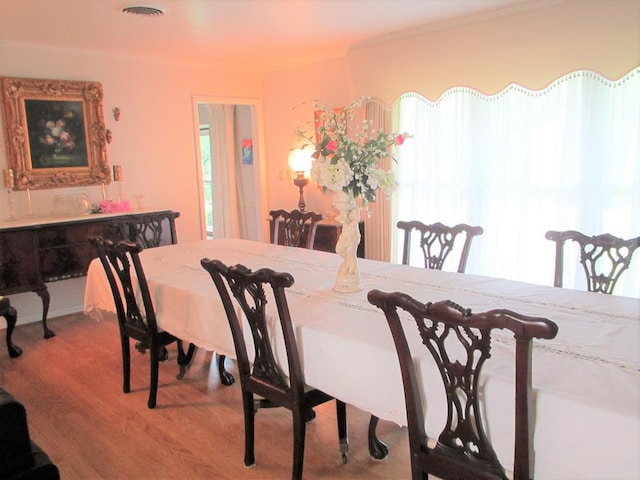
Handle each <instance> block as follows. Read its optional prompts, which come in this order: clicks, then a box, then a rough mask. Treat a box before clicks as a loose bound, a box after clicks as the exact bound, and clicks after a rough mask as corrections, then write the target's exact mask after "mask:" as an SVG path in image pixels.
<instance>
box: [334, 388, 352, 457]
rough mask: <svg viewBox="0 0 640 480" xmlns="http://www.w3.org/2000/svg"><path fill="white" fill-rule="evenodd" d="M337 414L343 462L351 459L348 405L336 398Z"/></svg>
mask: <svg viewBox="0 0 640 480" xmlns="http://www.w3.org/2000/svg"><path fill="white" fill-rule="evenodd" d="M336 416H337V419H338V438H339V439H340V454H341V455H342V463H347V461H348V460H349V436H348V433H347V406H346V405H345V403H344V402H341V401H340V400H336Z"/></svg>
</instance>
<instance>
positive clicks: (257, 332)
mask: <svg viewBox="0 0 640 480" xmlns="http://www.w3.org/2000/svg"><path fill="white" fill-rule="evenodd" d="M200 263H201V265H202V267H203V268H204V269H205V270H206V271H207V272H209V274H210V275H211V278H212V279H213V282H214V284H215V286H216V288H217V290H218V293H219V294H220V298H221V300H222V304H223V306H224V310H225V313H226V315H227V319H228V321H229V326H230V327H231V333H232V336H233V342H234V346H235V350H236V358H237V361H238V369H239V372H240V384H241V387H242V392H243V408H244V415H245V459H244V462H245V465H247V466H251V465H253V464H254V462H255V458H254V451H253V450H254V415H255V409H256V406H257V407H272V406H276V407H284V408H287V409H289V410H291V411H292V412H293V424H294V429H293V430H294V452H293V474H292V478H294V479H299V478H301V477H302V467H303V457H304V438H305V421H306V420H307V419H309V418H313V416H315V414H314V413H313V411H312V410H311V409H312V408H313V407H314V406H316V405H319V404H321V403H324V402H327V401H329V400H332V397H330V396H329V395H327V394H325V393H324V392H322V391H320V390H315V389H305V383H304V374H303V371H302V366H301V363H300V356H299V353H298V345H297V342H296V338H295V334H294V330H293V325H292V323H291V315H290V312H289V306H288V304H287V298H286V294H285V288H288V287H290V286H291V285H293V282H294V280H293V277H292V276H291V275H290V274H288V273H284V272H275V271H273V270H271V269H269V268H262V269H259V270H256V271H255V272H252V271H251V270H250V269H249V268H247V267H245V266H244V265H240V264H238V265H235V266H231V267H228V266H226V265H225V264H224V263H222V262H221V261H219V260H210V259H207V258H204V259H202V260H201V262H200ZM269 293H271V294H272V295H270V294H269ZM232 296H233V297H234V298H235V299H236V301H237V303H238V304H239V305H240V307H241V309H242V313H243V314H244V317H245V319H246V321H247V323H248V324H249V328H250V330H251V337H252V339H253V349H254V350H253V353H254V355H253V359H252V360H251V359H250V357H249V354H248V351H247V345H246V342H245V337H244V334H243V328H242V323H241V319H240V318H238V314H237V313H236V309H235V308H234V305H233V302H232V300H231V297H232ZM271 299H274V300H275V307H276V309H277V318H278V324H279V326H280V328H281V330H282V334H283V339H284V345H285V351H286V356H287V367H288V376H287V375H286V374H285V372H284V371H283V368H282V367H281V365H280V364H279V363H278V361H277V359H276V357H275V355H274V351H273V346H272V343H271V342H272V340H271V335H270V332H269V330H268V322H267V305H268V303H269V302H270V301H271ZM254 394H256V395H259V396H260V397H262V398H263V400H261V401H260V402H258V403H257V405H256V403H255V402H254V400H253V395H254ZM336 408H337V419H338V433H339V437H340V445H341V451H342V455H343V461H346V451H347V450H346V449H347V444H348V442H347V438H346V436H347V433H346V407H345V404H344V403H343V402H338V401H337V402H336ZM309 415H311V416H310V417H309Z"/></svg>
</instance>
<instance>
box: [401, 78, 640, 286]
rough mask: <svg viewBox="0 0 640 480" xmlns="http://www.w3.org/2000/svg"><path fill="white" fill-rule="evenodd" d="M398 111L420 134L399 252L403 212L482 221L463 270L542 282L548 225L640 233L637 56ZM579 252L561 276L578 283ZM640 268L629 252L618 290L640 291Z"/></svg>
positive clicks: (409, 152)
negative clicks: (610, 69) (615, 74)
mask: <svg viewBox="0 0 640 480" xmlns="http://www.w3.org/2000/svg"><path fill="white" fill-rule="evenodd" d="M393 122H394V127H395V128H394V130H398V131H403V132H404V131H407V132H410V133H411V134H413V139H412V140H411V141H407V142H405V145H403V147H402V149H400V150H399V152H398V160H399V161H398V164H397V169H398V179H399V183H400V188H399V190H398V193H397V194H396V196H395V197H394V199H393V202H392V209H391V210H392V213H391V215H390V225H389V227H390V231H391V232H392V236H391V252H392V259H393V260H395V261H397V260H398V258H399V252H400V249H401V248H402V242H401V240H402V239H401V238H400V235H399V234H398V233H397V232H396V229H395V224H396V222H397V221H398V220H421V221H423V222H425V223H433V222H437V221H440V222H443V223H448V224H456V223H469V224H471V225H481V226H482V227H483V228H484V232H485V233H484V235H482V237H479V238H478V239H476V240H474V244H473V246H472V249H471V254H470V259H469V263H468V266H467V272H468V273H477V274H483V275H490V276H496V277H503V278H509V279H515V280H522V281H526V282H532V283H539V284H544V285H551V284H552V282H553V263H554V246H553V243H552V242H550V241H548V240H545V236H544V234H545V232H546V231H547V230H579V231H581V232H583V233H585V234H588V235H595V234H600V233H604V232H608V233H611V234H613V235H617V236H619V237H624V238H631V237H634V236H638V235H640V214H639V213H638V212H640V148H639V146H638V137H639V136H640V67H638V68H636V69H634V70H632V71H631V72H629V73H628V74H627V75H625V76H624V77H623V78H621V79H619V80H616V81H611V80H608V79H606V78H604V77H602V76H601V75H599V74H597V73H595V72H592V71H577V72H572V73H570V74H568V75H565V76H563V77H562V78H559V79H558V80H556V81H554V82H553V83H552V84H550V85H549V86H548V87H547V88H545V89H543V90H537V91H534V90H529V89H526V88H524V87H522V86H520V85H516V84H512V85H509V86H508V87H507V88H505V89H504V90H503V91H501V92H499V93H497V94H495V95H484V94H482V93H480V92H477V91H475V90H472V89H470V88H464V87H457V88H452V89H450V90H448V91H447V92H445V93H444V94H443V95H442V96H441V97H440V98H438V99H437V100H436V101H430V100H428V99H427V98H425V97H423V96H421V95H419V94H417V93H407V94H405V95H402V96H401V97H400V98H399V99H398V100H397V101H396V102H395V103H394V106H393ZM413 257H414V258H416V259H419V258H420V256H419V254H414V255H413ZM576 259H577V253H576V255H575V256H571V255H567V259H566V260H567V262H568V263H566V264H565V265H566V268H567V269H566V273H565V286H567V287H574V288H578V289H582V288H584V279H583V277H584V274H583V272H582V270H581V267H580V266H579V264H577V261H575V260H576ZM574 261H575V262H574ZM639 267H640V258H637V259H634V261H633V262H632V266H631V270H630V271H628V272H627V273H626V274H625V275H624V276H623V279H622V280H621V282H620V283H619V284H618V287H617V290H616V292H615V293H616V294H620V295H626V296H633V297H640V273H639V272H640V268H639ZM445 269H447V267H446V266H445Z"/></svg>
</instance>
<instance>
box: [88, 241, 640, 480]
mask: <svg viewBox="0 0 640 480" xmlns="http://www.w3.org/2000/svg"><path fill="white" fill-rule="evenodd" d="M204 257H209V258H217V259H220V260H221V261H223V262H224V263H226V264H227V265H231V264H235V263H242V264H244V265H246V266H248V267H249V268H252V269H257V268H260V267H270V268H272V269H274V270H277V271H286V272H289V273H291V274H292V275H293V276H294V278H295V284H294V285H293V287H292V288H290V289H289V290H288V291H287V298H288V300H289V307H290V310H291V314H292V318H293V321H294V323H295V325H296V335H297V338H298V342H299V347H300V350H301V355H302V360H303V364H304V371H305V378H306V382H307V383H308V384H309V385H312V386H314V387H316V388H319V389H321V390H324V391H325V392H327V393H329V394H331V395H334V396H335V397H337V398H340V399H342V400H344V401H345V402H347V403H349V404H352V405H355V406H356V407H358V408H361V409H363V410H365V411H368V412H371V413H373V414H375V415H377V416H379V417H380V418H383V419H387V420H391V421H393V422H396V423H397V424H399V425H404V424H406V416H405V407H404V397H403V391H402V383H401V379H400V373H399V372H400V370H399V367H398V361H397V357H396V354H395V350H394V347H393V342H392V339H391V334H390V333H389V330H388V326H387V324H386V320H385V318H384V315H383V314H382V312H381V311H379V310H378V309H377V308H375V307H373V306H372V305H370V304H369V303H368V301H367V300H366V294H367V292H368V291H369V290H370V289H372V288H377V289H380V290H383V291H402V292H405V293H408V294H410V295H412V296H414V297H416V298H417V299H419V300H421V301H425V302H426V301H438V300H444V299H449V300H452V301H454V302H456V303H459V304H460V305H462V306H464V307H465V308H471V309H472V310H473V311H474V312H481V311H485V310H490V309H493V308H508V309H512V310H515V311H517V312H519V313H522V314H525V315H532V316H543V317H547V318H549V319H551V320H553V321H555V322H556V323H557V324H558V327H559V333H558V336H557V337H556V339H554V340H551V341H536V343H535V347H534V357H533V387H534V395H535V419H536V420H535V421H536V423H535V444H534V448H535V477H536V478H538V479H560V478H564V479H598V480H602V479H618V478H629V479H638V478H640V457H639V453H638V452H639V451H640V348H639V344H640V300H639V299H632V298H624V297H616V296H609V295H602V294H594V293H588V292H579V291H573V290H568V289H558V288H552V287H543V286H537V285H530V284H525V283H520V282H514V281H508V280H502V279H496V278H489V277H481V276H476V275H469V274H458V273H448V272H441V271H434V270H425V269H422V268H415V267H407V266H401V265H394V264H389V263H384V262H377V261H371V260H360V261H359V265H360V271H361V274H362V281H363V285H364V289H363V290H362V291H361V292H357V293H338V292H334V291H333V290H332V286H333V282H334V279H335V272H336V270H337V267H338V265H339V264H340V261H341V258H340V257H338V256H337V255H335V254H329V253H324V252H318V251H313V250H305V249H297V248H286V247H280V246H275V245H270V244H266V243H258V242H249V241H245V240H237V239H233V240H231V239H219V240H213V241H201V242H191V243H183V244H178V245H171V246H166V247H160V248H154V249H149V250H145V251H143V252H142V254H141V258H142V262H143V265H144V268H145V272H146V275H147V280H148V283H149V286H150V289H151V292H152V297H153V298H154V301H155V308H156V314H157V318H158V323H159V325H160V326H161V327H162V328H163V329H165V330H167V331H169V332H171V333H173V334H174V335H176V336H178V337H181V338H183V339H184V340H188V341H191V342H193V343H195V344H197V345H198V346H200V347H203V348H206V349H208V350H212V351H216V352H218V353H221V354H225V355H228V356H230V357H232V358H233V357H235V352H234V348H233V342H232V339H231V334H230V331H229V327H228V324H227V320H226V316H225V314H224V311H223V309H222V305H221V303H220V300H219V296H218V293H217V291H216V290H215V287H214V285H213V282H212V281H211V279H210V278H209V276H208V274H207V273H206V272H205V271H204V270H203V269H202V267H201V266H200V259H201V258H204ZM113 309H114V308H113V300H112V297H111V293H110V291H109V289H108V286H107V284H106V280H105V276H104V272H103V271H102V266H101V264H100V263H99V262H98V261H94V262H92V264H91V266H90V268H89V273H88V277H87V287H86V292H85V311H87V312H88V313H91V312H98V311H100V310H110V311H113ZM406 325H407V329H406V330H407V331H408V332H409V336H410V338H409V340H410V343H411V344H412V345H415V346H417V347H418V354H417V356H418V358H419V359H418V360H417V361H418V362H419V371H420V372H421V374H422V376H423V377H424V379H425V385H428V394H427V393H425V396H426V401H427V405H428V409H430V410H429V411H428V412H427V431H428V432H429V434H430V435H437V433H439V431H440V429H441V428H442V425H443V422H444V420H440V419H441V418H442V417H441V416H440V415H437V414H435V412H442V411H443V410H444V408H445V400H444V393H443V389H442V386H441V380H440V379H439V377H438V375H439V374H438V373H437V371H436V369H435V368H434V367H433V363H432V359H431V358H430V355H429V353H428V352H427V351H426V349H425V348H424V347H422V348H420V341H419V339H418V338H417V334H416V333H415V330H416V329H415V327H413V326H412V325H411V323H407V324H406ZM494 338H495V340H494V342H493V349H492V358H491V360H490V361H489V362H488V363H487V365H486V367H485V370H484V371H485V373H486V374H487V375H486V376H485V378H484V380H483V382H482V383H483V386H484V387H483V388H484V390H485V395H486V398H487V405H488V406H489V407H488V410H487V412H486V415H485V418H486V421H487V424H488V425H489V435H490V436H491V438H492V441H493V443H494V446H495V447H496V451H497V453H498V455H499V457H500V458H501V460H502V461H503V463H504V464H505V467H507V468H509V465H510V463H511V461H512V457H513V453H512V448H513V442H512V437H513V405H512V403H513V402H512V398H513V369H514V366H513V361H514V360H513V348H512V347H513V345H512V339H511V338H510V337H509V336H508V335H507V334H504V333H502V332H496V333H495V334H494ZM430 412H431V413H430ZM391 454H393V452H392V453H391Z"/></svg>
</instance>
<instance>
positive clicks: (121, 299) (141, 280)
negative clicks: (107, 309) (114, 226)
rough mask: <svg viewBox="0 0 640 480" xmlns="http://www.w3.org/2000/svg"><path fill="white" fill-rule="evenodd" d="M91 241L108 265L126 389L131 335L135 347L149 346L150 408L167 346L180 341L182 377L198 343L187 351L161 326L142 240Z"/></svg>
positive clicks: (124, 388)
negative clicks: (142, 255) (144, 263)
mask: <svg viewBox="0 0 640 480" xmlns="http://www.w3.org/2000/svg"><path fill="white" fill-rule="evenodd" d="M89 241H90V242H91V244H92V245H94V246H95V247H96V250H97V252H98V256H99V258H100V261H101V263H102V266H103V267H104V271H105V273H106V275H107V279H108V280H109V286H110V287H111V293H112V294H113V301H114V304H115V307H116V313H117V316H118V327H119V330H120V343H121V346H122V366H123V376H124V381H123V385H122V391H123V392H124V393H129V392H130V391H131V350H130V339H131V338H132V339H134V340H137V343H136V345H135V348H136V349H137V350H138V351H139V352H140V353H145V352H146V351H147V350H149V360H150V362H151V382H150V388H149V400H148V402H147V405H148V407H149V408H155V406H156V396H157V393H158V373H159V364H160V362H161V361H165V360H166V359H167V358H168V352H167V349H166V346H167V345H169V344H171V343H173V342H176V343H177V346H178V365H179V367H180V373H179V374H178V378H181V377H182V376H183V375H184V371H185V370H186V368H187V367H188V365H189V363H190V362H191V359H192V358H193V355H194V353H195V346H194V345H193V344H189V350H188V352H187V353H186V354H185V352H184V350H183V348H182V341H181V340H180V339H179V338H176V337H174V336H173V335H171V334H170V333H169V332H165V331H163V330H160V329H159V328H158V325H157V323H156V314H155V310H154V308H153V303H152V301H151V295H150V293H149V286H148V284H147V279H146V276H145V274H144V270H143V268H142V264H141V262H140V256H139V254H140V252H141V251H142V250H143V248H142V245H141V244H140V243H131V242H126V241H119V242H116V243H114V242H112V241H111V240H105V239H103V238H102V237H95V238H91V239H90V240H89ZM132 268H133V271H132ZM134 278H135V283H134ZM135 285H137V286H138V288H139V291H140V296H141V298H142V304H141V305H140V304H139V303H138V299H137V297H136V289H135Z"/></svg>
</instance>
